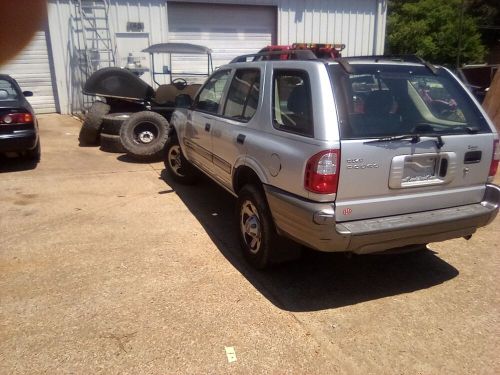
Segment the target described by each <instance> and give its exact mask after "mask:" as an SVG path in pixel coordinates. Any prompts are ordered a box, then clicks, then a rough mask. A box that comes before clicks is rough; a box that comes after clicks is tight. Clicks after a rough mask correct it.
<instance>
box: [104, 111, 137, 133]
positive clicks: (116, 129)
mask: <svg viewBox="0 0 500 375" xmlns="http://www.w3.org/2000/svg"><path fill="white" fill-rule="evenodd" d="M131 115H132V113H130V112H117V113H108V114H107V115H104V116H103V117H102V130H101V133H105V134H112V135H120V129H121V128H122V125H123V123H124V122H125V121H126V120H128V119H129V118H130V116H131Z"/></svg>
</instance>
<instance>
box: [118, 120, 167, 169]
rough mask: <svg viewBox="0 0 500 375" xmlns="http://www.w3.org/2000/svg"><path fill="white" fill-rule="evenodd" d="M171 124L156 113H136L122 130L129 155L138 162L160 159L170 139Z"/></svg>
mask: <svg viewBox="0 0 500 375" xmlns="http://www.w3.org/2000/svg"><path fill="white" fill-rule="evenodd" d="M169 127H170V125H169V123H168V121H167V120H166V119H165V117H163V116H161V115H159V114H158V113H156V112H151V111H142V112H137V113H134V114H133V115H132V116H130V118H129V119H128V120H127V121H125V122H124V123H123V125H122V127H121V129H120V138H121V141H122V145H123V147H124V148H125V150H126V152H127V154H129V155H130V156H131V157H133V158H135V159H137V160H151V159H155V158H160V157H161V155H162V152H163V149H164V147H165V143H166V142H167V139H168V131H169Z"/></svg>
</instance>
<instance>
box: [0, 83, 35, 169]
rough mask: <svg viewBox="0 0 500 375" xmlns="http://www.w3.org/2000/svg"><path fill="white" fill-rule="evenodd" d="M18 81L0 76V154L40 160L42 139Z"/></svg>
mask: <svg viewBox="0 0 500 375" xmlns="http://www.w3.org/2000/svg"><path fill="white" fill-rule="evenodd" d="M32 95H33V93H32V92H31V91H24V92H23V91H21V88H20V87H19V85H18V84H17V82H16V80H15V79H13V78H12V77H10V76H8V75H5V74H0V154H7V155H12V154H18V155H22V156H25V157H26V158H29V159H31V160H34V161H38V160H40V137H39V134H38V122H37V119H36V117H35V112H34V111H33V108H32V107H31V105H30V103H28V101H27V100H26V96H32Z"/></svg>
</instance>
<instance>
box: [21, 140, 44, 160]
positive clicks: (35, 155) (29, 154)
mask: <svg viewBox="0 0 500 375" xmlns="http://www.w3.org/2000/svg"><path fill="white" fill-rule="evenodd" d="M24 155H25V157H26V159H28V160H31V161H34V162H36V163H38V162H39V161H40V157H41V155H42V149H41V147H40V139H39V140H38V142H37V143H36V146H35V148H34V149H32V150H27V151H26V152H25V154H24Z"/></svg>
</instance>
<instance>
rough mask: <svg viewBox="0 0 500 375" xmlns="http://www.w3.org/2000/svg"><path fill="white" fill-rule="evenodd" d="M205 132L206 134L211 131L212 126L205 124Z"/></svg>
mask: <svg viewBox="0 0 500 375" xmlns="http://www.w3.org/2000/svg"><path fill="white" fill-rule="evenodd" d="M205 131H206V132H209V131H210V124H209V123H208V122H207V123H206V124H205Z"/></svg>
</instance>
